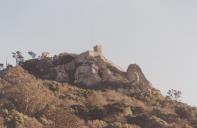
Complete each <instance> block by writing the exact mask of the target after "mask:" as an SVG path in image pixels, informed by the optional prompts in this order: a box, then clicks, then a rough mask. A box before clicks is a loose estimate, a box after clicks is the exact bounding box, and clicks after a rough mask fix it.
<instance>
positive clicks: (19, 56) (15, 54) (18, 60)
mask: <svg viewBox="0 0 197 128" xmlns="http://www.w3.org/2000/svg"><path fill="white" fill-rule="evenodd" d="M12 57H13V58H15V60H16V65H19V64H20V63H22V62H24V57H23V55H22V53H21V52H20V51H16V52H12Z"/></svg>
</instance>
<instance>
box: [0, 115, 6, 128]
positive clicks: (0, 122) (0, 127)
mask: <svg viewBox="0 0 197 128" xmlns="http://www.w3.org/2000/svg"><path fill="white" fill-rule="evenodd" d="M4 123H5V122H4V118H3V117H0V128H6V127H5V125H4Z"/></svg>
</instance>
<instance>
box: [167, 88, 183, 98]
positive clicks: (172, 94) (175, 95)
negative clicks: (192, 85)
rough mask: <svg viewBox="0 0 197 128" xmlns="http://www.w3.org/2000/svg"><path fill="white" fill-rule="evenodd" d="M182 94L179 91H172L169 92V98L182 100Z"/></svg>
mask: <svg viewBox="0 0 197 128" xmlns="http://www.w3.org/2000/svg"><path fill="white" fill-rule="evenodd" d="M181 95H182V92H181V91H179V90H175V89H171V90H169V91H168V92H167V97H169V98H170V99H172V100H179V99H180V98H181Z"/></svg>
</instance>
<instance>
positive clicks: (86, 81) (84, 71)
mask: <svg viewBox="0 0 197 128" xmlns="http://www.w3.org/2000/svg"><path fill="white" fill-rule="evenodd" d="M98 72H99V67H98V66H96V65H95V64H90V65H87V64H83V65H80V66H79V67H77V69H76V72H75V81H74V83H76V84H83V85H86V86H91V85H94V84H97V83H98V82H101V78H100V76H99V74H98Z"/></svg>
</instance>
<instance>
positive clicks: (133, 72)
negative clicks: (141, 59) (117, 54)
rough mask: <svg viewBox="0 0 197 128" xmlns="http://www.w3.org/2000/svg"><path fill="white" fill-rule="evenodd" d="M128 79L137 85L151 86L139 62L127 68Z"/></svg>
mask: <svg viewBox="0 0 197 128" xmlns="http://www.w3.org/2000/svg"><path fill="white" fill-rule="evenodd" d="M126 75H127V79H128V80H129V82H131V83H132V84H135V85H141V86H142V87H149V86H150V83H149V81H148V80H147V79H146V77H145V76H144V73H143V72H142V70H141V68H140V67H139V66H138V65H137V64H130V65H129V67H128V69H127V73H126Z"/></svg>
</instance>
